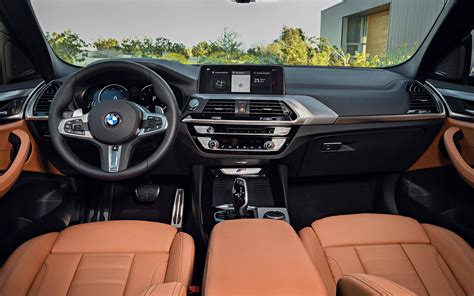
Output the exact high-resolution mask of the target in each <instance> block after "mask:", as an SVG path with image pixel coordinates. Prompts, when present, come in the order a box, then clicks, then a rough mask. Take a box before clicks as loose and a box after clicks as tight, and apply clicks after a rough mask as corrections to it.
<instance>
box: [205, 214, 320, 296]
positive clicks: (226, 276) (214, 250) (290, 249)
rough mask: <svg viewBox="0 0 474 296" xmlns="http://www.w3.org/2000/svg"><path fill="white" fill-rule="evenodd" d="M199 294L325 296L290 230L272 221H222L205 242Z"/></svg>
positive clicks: (210, 295) (309, 263) (315, 274)
mask: <svg viewBox="0 0 474 296" xmlns="http://www.w3.org/2000/svg"><path fill="white" fill-rule="evenodd" d="M203 294H204V295H207V296H213V295H328V292H327V290H326V286H325V284H324V282H323V280H322V277H321V275H320V274H319V272H318V271H317V270H316V268H314V266H313V264H312V261H311V259H310V258H309V256H308V253H307V252H306V250H305V248H304V246H303V243H302V242H301V240H300V239H299V237H298V235H297V234H296V232H295V231H294V230H293V228H291V226H290V225H288V224H287V223H284V222H281V221H272V220H255V219H251V220H238V221H235V220H234V221H226V222H223V223H221V224H219V225H218V226H216V227H215V228H214V231H213V232H212V234H211V239H210V242H209V248H208V253H207V261H206V268H205V275H204V285H203Z"/></svg>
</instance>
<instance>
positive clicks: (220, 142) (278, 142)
mask: <svg viewBox="0 0 474 296" xmlns="http://www.w3.org/2000/svg"><path fill="white" fill-rule="evenodd" d="M197 140H198V142H199V144H200V145H201V147H202V148H203V149H204V150H207V151H214V152H247V153H272V152H273V153H275V152H279V151H281V150H282V148H283V147H284V146H285V144H286V143H287V141H288V139H287V138H282V137H272V138H270V137H229V136H215V137H197Z"/></svg>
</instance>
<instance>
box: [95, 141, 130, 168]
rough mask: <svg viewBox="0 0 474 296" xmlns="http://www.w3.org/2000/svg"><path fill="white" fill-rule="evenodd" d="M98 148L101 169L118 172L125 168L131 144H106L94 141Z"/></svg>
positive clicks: (127, 163) (128, 159)
mask: <svg viewBox="0 0 474 296" xmlns="http://www.w3.org/2000/svg"><path fill="white" fill-rule="evenodd" d="M96 146H97V147H98V148H99V150H100V163H101V169H102V170H103V171H104V172H107V173H118V172H120V171H123V170H126V169H127V168H128V165H129V164H130V159H131V156H132V148H133V147H132V145H131V144H130V143H126V144H123V145H107V144H102V143H98V142H96Z"/></svg>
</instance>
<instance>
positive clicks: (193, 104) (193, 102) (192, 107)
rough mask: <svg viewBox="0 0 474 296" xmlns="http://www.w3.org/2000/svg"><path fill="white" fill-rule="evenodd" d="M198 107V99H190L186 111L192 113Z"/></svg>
mask: <svg viewBox="0 0 474 296" xmlns="http://www.w3.org/2000/svg"><path fill="white" fill-rule="evenodd" d="M198 106H199V100H198V99H192V100H191V101H189V103H188V109H189V111H194V110H196V108H197V107H198Z"/></svg>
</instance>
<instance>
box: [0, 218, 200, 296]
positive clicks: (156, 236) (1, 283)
mask: <svg viewBox="0 0 474 296" xmlns="http://www.w3.org/2000/svg"><path fill="white" fill-rule="evenodd" d="M193 262H194V242H193V239H192V238H191V237H190V236H189V235H187V234H185V233H183V232H177V230H176V229H175V228H173V227H171V226H170V225H166V224H160V223H153V222H144V221H109V222H97V223H88V224H81V225H77V226H72V227H69V228H67V229H66V230H64V231H62V232H60V233H49V234H46V235H42V236H39V237H37V238H34V239H32V240H30V241H28V242H26V243H24V244H23V245H22V246H20V247H19V248H18V249H17V250H16V251H15V252H14V253H13V254H12V256H10V258H9V259H8V261H7V262H6V263H5V265H4V266H3V267H2V269H1V270H0V294H1V295H6V296H8V295H51V296H53V295H66V294H67V295H186V290H187V286H188V284H189V281H190V278H191V273H192V268H193Z"/></svg>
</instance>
